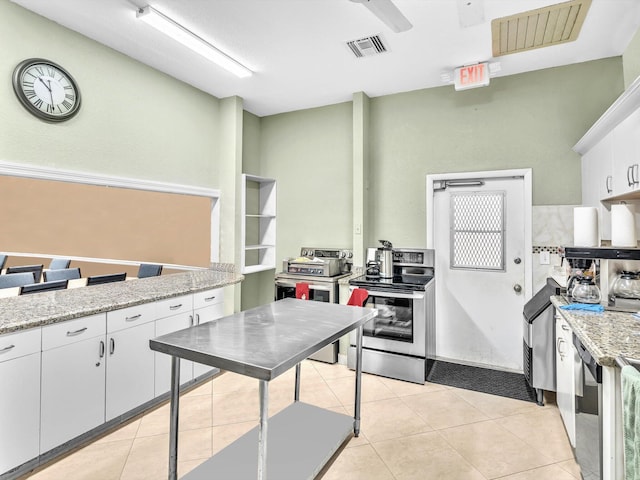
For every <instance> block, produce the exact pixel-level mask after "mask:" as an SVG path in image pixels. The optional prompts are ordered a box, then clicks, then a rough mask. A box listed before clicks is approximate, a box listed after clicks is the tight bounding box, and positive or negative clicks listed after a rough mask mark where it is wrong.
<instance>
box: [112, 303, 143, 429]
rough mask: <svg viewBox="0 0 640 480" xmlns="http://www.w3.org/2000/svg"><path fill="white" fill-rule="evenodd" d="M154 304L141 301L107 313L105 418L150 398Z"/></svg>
mask: <svg viewBox="0 0 640 480" xmlns="http://www.w3.org/2000/svg"><path fill="white" fill-rule="evenodd" d="M154 307H155V305H154V304H144V305H140V306H136V307H130V308H124V309H122V310H116V311H113V312H108V313H107V343H106V346H107V352H108V355H107V372H106V420H107V421H109V420H111V419H113V418H115V417H117V416H119V415H122V414H123V413H126V412H128V411H129V410H132V409H134V408H136V407H138V406H140V405H142V404H143V403H146V402H148V401H149V400H152V399H153V398H154V396H155V393H154V353H153V351H152V350H151V349H150V348H149V339H151V338H153V337H154V335H155V325H154V322H153V320H154V319H155V308H154Z"/></svg>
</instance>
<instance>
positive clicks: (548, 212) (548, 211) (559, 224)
mask: <svg viewBox="0 0 640 480" xmlns="http://www.w3.org/2000/svg"><path fill="white" fill-rule="evenodd" d="M576 206H577V205H540V206H534V207H533V215H532V236H533V238H532V245H533V252H532V253H533V293H535V292H537V291H538V290H539V289H540V288H541V287H542V286H543V285H544V283H545V281H546V279H547V277H550V276H552V270H553V267H554V266H556V265H560V261H561V257H560V255H559V253H560V249H561V248H562V247H564V246H566V245H572V244H573V209H574V208H575V207H576ZM540 252H549V254H550V255H549V265H540Z"/></svg>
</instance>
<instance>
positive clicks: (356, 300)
mask: <svg viewBox="0 0 640 480" xmlns="http://www.w3.org/2000/svg"><path fill="white" fill-rule="evenodd" d="M367 298H369V292H368V291H367V290H365V289H364V288H356V289H354V290H353V292H351V296H350V297H349V301H348V302H347V305H351V306H354V307H364V304H365V303H367Z"/></svg>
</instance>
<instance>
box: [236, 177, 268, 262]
mask: <svg viewBox="0 0 640 480" xmlns="http://www.w3.org/2000/svg"><path fill="white" fill-rule="evenodd" d="M242 202H243V203H242V214H243V217H244V219H243V222H242V242H243V244H242V253H241V255H242V273H254V272H260V271H263V270H269V269H274V268H275V267H276V181H275V180H273V179H271V178H264V177H258V176H255V175H248V174H243V175H242Z"/></svg>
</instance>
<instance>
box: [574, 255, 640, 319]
mask: <svg viewBox="0 0 640 480" xmlns="http://www.w3.org/2000/svg"><path fill="white" fill-rule="evenodd" d="M564 257H565V258H566V259H567V260H569V262H570V263H571V265H573V264H574V263H575V262H576V260H582V261H595V265H596V267H597V269H596V270H597V275H596V278H595V283H596V285H597V286H598V287H599V289H600V294H601V301H600V303H601V304H602V305H603V306H604V307H605V308H606V309H608V310H612V311H620V312H630V313H635V312H637V311H638V310H640V298H633V297H631V296H629V295H627V294H622V293H619V294H617V293H616V283H617V282H618V280H619V279H620V276H621V275H622V274H623V272H638V271H640V248H616V247H564ZM572 262H573V263H572ZM567 290H568V292H567V293H568V294H570V293H571V291H570V290H569V286H568V287H567ZM567 297H570V295H567ZM569 300H570V298H569ZM570 301H571V300H570Z"/></svg>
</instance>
